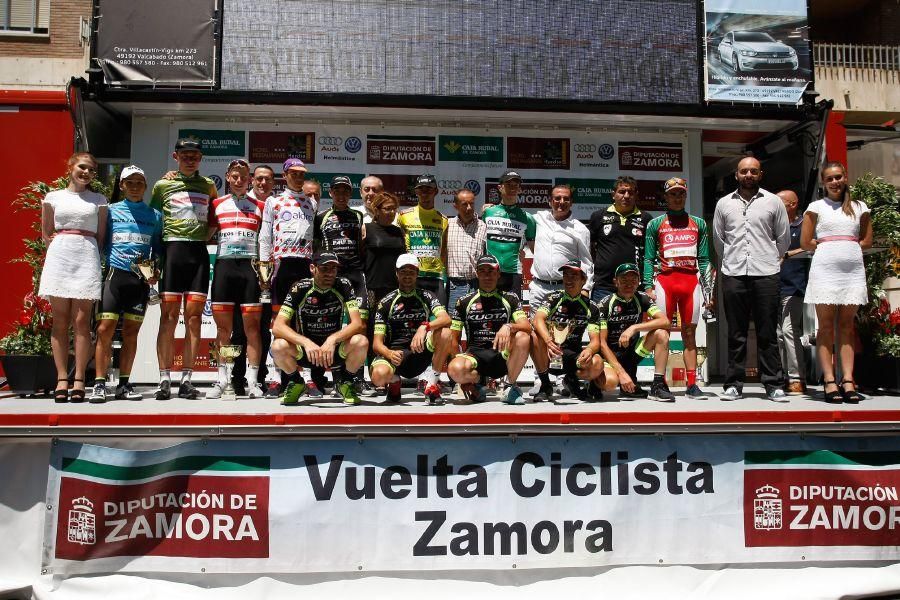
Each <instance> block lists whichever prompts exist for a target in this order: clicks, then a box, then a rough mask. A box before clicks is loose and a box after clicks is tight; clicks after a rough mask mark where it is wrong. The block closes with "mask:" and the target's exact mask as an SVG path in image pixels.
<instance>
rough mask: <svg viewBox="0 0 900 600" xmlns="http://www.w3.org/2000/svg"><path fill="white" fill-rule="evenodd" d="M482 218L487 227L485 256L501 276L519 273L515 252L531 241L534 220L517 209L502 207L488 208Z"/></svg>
mask: <svg viewBox="0 0 900 600" xmlns="http://www.w3.org/2000/svg"><path fill="white" fill-rule="evenodd" d="M482 216H483V218H484V222H485V224H486V225H487V241H486V244H485V250H486V251H487V253H488V254H490V255H492V256H493V257H494V258H496V259H497V262H499V263H500V271H501V272H502V273H521V272H522V263H521V262H520V261H519V251H520V250H521V249H522V248H523V247H524V246H525V242H527V241H533V240H534V236H535V232H536V230H537V225H536V222H535V220H534V216H533V215H532V214H531V213H528V212H526V211H525V210H523V209H522V207H520V206H518V205H513V206H507V205H505V204H495V205H494V206H491V207H488V208H487V209H485V211H484V214H483V215H482Z"/></svg>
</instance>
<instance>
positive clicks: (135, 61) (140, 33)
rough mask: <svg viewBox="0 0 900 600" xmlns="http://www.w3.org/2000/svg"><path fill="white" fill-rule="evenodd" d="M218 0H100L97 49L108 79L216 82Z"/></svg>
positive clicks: (163, 83)
mask: <svg viewBox="0 0 900 600" xmlns="http://www.w3.org/2000/svg"><path fill="white" fill-rule="evenodd" d="M217 3H218V0H192V1H191V2H181V1H179V0H133V1H132V2H116V1H113V0H100V11H99V16H98V17H97V21H98V25H97V41H96V44H95V48H96V60H97V63H98V64H99V66H100V68H101V69H102V70H103V79H104V82H105V83H106V84H107V85H112V86H132V85H142V86H143V85H150V86H153V87H179V88H181V87H206V88H208V87H213V86H214V85H215V83H216V81H215V56H216V36H215V32H216V5H217ZM172 15H178V17H177V18H172Z"/></svg>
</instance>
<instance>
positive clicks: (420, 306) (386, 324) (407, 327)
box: [375, 288, 447, 350]
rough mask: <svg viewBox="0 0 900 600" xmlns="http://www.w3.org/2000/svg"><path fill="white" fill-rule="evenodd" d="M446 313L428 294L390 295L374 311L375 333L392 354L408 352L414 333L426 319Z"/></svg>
mask: <svg viewBox="0 0 900 600" xmlns="http://www.w3.org/2000/svg"><path fill="white" fill-rule="evenodd" d="M443 312H447V310H446V309H445V308H444V306H443V305H442V304H441V301H440V300H438V298H437V296H435V295H434V294H433V293H431V292H430V291H429V290H423V289H418V288H417V289H414V290H413V291H411V292H401V291H400V290H399V289H397V290H394V291H393V292H390V293H389V294H388V295H387V296H385V297H384V298H382V299H381V302H379V303H378V308H377V309H376V311H375V333H376V334H378V333H380V334H382V335H384V344H385V346H387V347H388V348H390V349H392V350H399V349H402V348H409V345H410V344H411V343H412V339H413V336H415V335H416V330H417V329H418V328H419V326H420V325H421V324H422V323H426V322H428V321H429V319H430V317H432V316H435V317H436V316H438V315H439V314H441V313H443Z"/></svg>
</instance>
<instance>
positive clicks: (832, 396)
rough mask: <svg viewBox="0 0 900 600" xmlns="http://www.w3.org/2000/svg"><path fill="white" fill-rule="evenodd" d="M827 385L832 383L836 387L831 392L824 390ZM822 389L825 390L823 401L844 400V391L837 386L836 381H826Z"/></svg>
mask: <svg viewBox="0 0 900 600" xmlns="http://www.w3.org/2000/svg"><path fill="white" fill-rule="evenodd" d="M829 385H833V386H834V387H836V388H837V389H836V390H834V391H833V392H825V388H826V387H828V386H829ZM822 391H823V392H825V402H827V403H828V404H840V403H841V402H842V401H843V400H844V393H843V392H842V391H841V388H840V387H838V384H837V382H836V381H833V380H832V381H826V382H825V386H824V387H823V388H822Z"/></svg>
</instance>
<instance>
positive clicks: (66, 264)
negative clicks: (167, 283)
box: [38, 152, 107, 402]
mask: <svg viewBox="0 0 900 600" xmlns="http://www.w3.org/2000/svg"><path fill="white" fill-rule="evenodd" d="M67 175H68V178H69V185H67V186H66V188H65V189H63V190H54V191H52V192H50V193H49V194H47V196H46V197H45V198H44V201H43V203H42V205H41V208H42V210H41V235H42V237H43V239H44V242H46V243H47V255H46V257H45V258H44V268H43V270H42V271H41V283H40V287H39V288H38V293H39V294H40V295H41V296H43V297H45V298H47V299H49V300H50V308H51V310H52V311H53V329H52V330H51V333H50V343H51V346H52V347H53V362H54V363H55V364H56V377H57V382H56V391H55V392H54V394H53V399H54V400H55V401H57V402H66V401H67V400H71V401H72V402H81V401H83V400H84V371H85V367H86V366H87V362H88V359H89V358H90V356H91V350H92V344H91V310H92V308H93V306H94V301H95V300H99V299H100V292H101V286H102V278H101V275H100V250H99V248H100V246H102V244H103V236H104V234H105V232H106V205H107V202H106V198H105V197H104V196H103V195H102V194H98V193H96V192H93V191H91V190H90V189H89V186H90V184H91V181H93V179H94V177H95V176H96V175H97V161H96V160H95V159H94V157H93V156H91V155H90V154H88V153H85V152H78V153H75V154H73V155H72V156H71V157H69V161H68V174H67ZM70 325H72V326H73V328H74V330H75V378H74V380H73V386H72V391H71V394H69V391H68V388H69V381H68V361H69V326H70Z"/></svg>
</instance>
